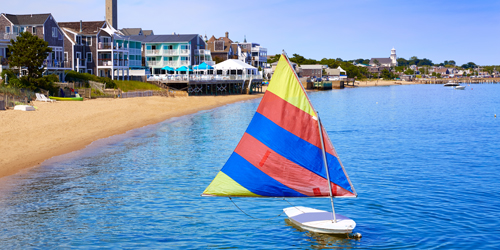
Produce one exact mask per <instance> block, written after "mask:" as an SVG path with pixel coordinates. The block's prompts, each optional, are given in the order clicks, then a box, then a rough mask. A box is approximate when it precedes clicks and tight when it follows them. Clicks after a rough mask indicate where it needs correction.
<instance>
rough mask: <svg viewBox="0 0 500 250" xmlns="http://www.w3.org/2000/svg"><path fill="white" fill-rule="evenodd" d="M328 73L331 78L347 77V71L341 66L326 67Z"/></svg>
mask: <svg viewBox="0 0 500 250" xmlns="http://www.w3.org/2000/svg"><path fill="white" fill-rule="evenodd" d="M325 72H326V75H327V76H328V77H331V78H338V79H345V78H347V72H346V71H345V70H344V69H342V68H341V67H340V66H339V67H338V68H336V69H325Z"/></svg>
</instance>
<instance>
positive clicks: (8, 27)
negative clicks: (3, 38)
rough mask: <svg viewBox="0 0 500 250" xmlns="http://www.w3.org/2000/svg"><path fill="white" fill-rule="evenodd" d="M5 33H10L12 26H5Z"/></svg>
mask: <svg viewBox="0 0 500 250" xmlns="http://www.w3.org/2000/svg"><path fill="white" fill-rule="evenodd" d="M5 33H7V34H9V33H10V26H5Z"/></svg>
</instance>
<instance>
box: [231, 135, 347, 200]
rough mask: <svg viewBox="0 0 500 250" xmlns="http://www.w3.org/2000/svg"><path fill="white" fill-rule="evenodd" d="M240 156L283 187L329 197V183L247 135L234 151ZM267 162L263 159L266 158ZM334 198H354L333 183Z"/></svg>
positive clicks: (311, 194) (308, 194) (310, 194)
mask: <svg viewBox="0 0 500 250" xmlns="http://www.w3.org/2000/svg"><path fill="white" fill-rule="evenodd" d="M234 152H236V153H237V154H238V155H240V156H241V157H243V158H244V159H245V160H247V161H248V162H250V163H251V164H252V165H253V166H255V167H256V168H258V169H260V170H261V171H262V172H264V173H265V174H267V175H269V176H270V177H271V178H273V179H275V180H277V181H279V182H281V183H282V184H283V185H285V186H287V187H289V188H291V189H294V190H295V191H297V192H299V193H302V194H304V195H307V196H329V195H330V194H329V192H328V181H327V180H326V179H325V178H323V177H321V176H319V175H317V174H315V173H313V172H311V171H309V170H307V169H305V168H303V167H301V166H299V165H297V164H295V163H293V162H291V161H289V160H288V159H286V158H284V157H283V156H281V155H279V154H278V153H276V152H274V151H273V150H272V149H270V148H269V147H267V146H266V145H264V144H263V143H261V142H260V141H258V140H257V139H255V138H254V137H253V136H251V135H249V134H247V133H245V134H244V135H243V137H242V138H241V141H240V143H239V144H238V146H237V147H236V149H235V150H234ZM266 155H267V158H266V159H265V162H264V163H263V164H262V166H261V165H260V163H261V162H263V159H264V158H265V157H266ZM332 191H333V195H334V196H353V194H352V193H351V192H349V191H347V190H345V189H343V188H342V187H339V186H338V185H336V184H335V183H333V182H332Z"/></svg>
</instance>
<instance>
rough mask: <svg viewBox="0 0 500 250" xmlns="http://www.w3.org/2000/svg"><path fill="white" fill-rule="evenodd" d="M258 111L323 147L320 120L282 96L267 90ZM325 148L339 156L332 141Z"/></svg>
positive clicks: (306, 139) (297, 134)
mask: <svg viewBox="0 0 500 250" xmlns="http://www.w3.org/2000/svg"><path fill="white" fill-rule="evenodd" d="M257 112H259V113H260V114H261V115H263V116H265V117H266V118H267V119H269V120H271V121H272V122H274V123H276V124H277V125H278V126H280V127H282V128H284V129H285V130H287V131H288V132H290V133H292V134H294V135H296V136H298V137H300V138H301V139H303V140H305V141H307V142H309V143H311V144H313V145H315V146H316V147H318V148H321V140H320V138H319V133H318V121H317V120H314V119H313V118H312V116H311V115H310V114H308V113H306V112H304V111H303V110H301V109H299V108H297V107H295V106H294V105H292V104H290V103H289V102H287V101H285V100H283V99H282V98H281V97H279V96H277V95H275V94H273V93H272V92H269V91H268V92H266V94H265V95H264V97H263V98H262V101H261V102H260V105H259V107H258V109H257ZM327 137H328V135H327V134H326V132H325V130H324V129H323V138H327ZM325 150H326V152H327V153H329V154H331V155H333V156H335V157H337V152H335V150H334V149H333V148H332V146H331V145H330V143H326V142H325Z"/></svg>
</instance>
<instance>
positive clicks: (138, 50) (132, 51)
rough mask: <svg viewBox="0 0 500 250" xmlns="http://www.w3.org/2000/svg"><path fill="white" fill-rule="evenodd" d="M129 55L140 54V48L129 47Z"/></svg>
mask: <svg viewBox="0 0 500 250" xmlns="http://www.w3.org/2000/svg"><path fill="white" fill-rule="evenodd" d="M129 54H130V55H141V49H135V48H134V49H129Z"/></svg>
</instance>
